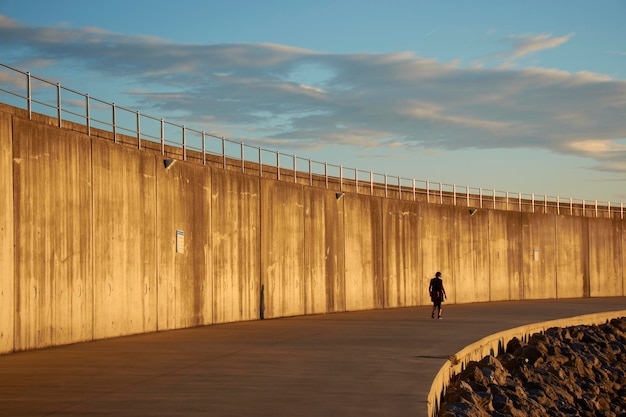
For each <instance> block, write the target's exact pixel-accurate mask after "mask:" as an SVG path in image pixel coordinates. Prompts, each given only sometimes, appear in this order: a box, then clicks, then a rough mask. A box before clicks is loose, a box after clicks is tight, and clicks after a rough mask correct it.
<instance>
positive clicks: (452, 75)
mask: <svg viewBox="0 0 626 417" xmlns="http://www.w3.org/2000/svg"><path fill="white" fill-rule="evenodd" d="M573 36H574V34H568V35H566V36H561V37H552V36H549V35H523V36H511V37H507V38H505V39H504V42H505V43H506V44H507V45H508V48H507V49H506V50H505V51H502V52H500V53H498V54H494V55H492V56H490V57H489V59H490V60H500V61H502V62H509V63H511V62H514V61H515V60H517V59H519V58H521V57H524V56H528V55H529V54H532V53H536V52H538V51H542V50H547V49H550V48H556V47H558V46H561V45H563V44H565V43H566V42H568V41H569V40H570V39H571V38H572V37H573ZM0 48H2V50H3V59H9V60H11V61H12V62H9V64H12V63H18V64H20V65H21V64H23V65H28V63H32V65H35V63H37V65H47V66H51V65H60V66H64V67H66V68H68V69H72V70H81V71H83V72H86V73H88V74H91V76H94V75H95V76H98V77H101V78H102V79H103V80H104V82H109V83H116V82H118V80H120V79H124V80H126V82H127V83H128V84H132V85H133V86H134V87H133V88H132V89H129V90H127V91H126V93H127V94H128V97H129V101H131V97H132V101H133V102H135V103H137V105H139V106H141V111H142V112H147V113H149V114H153V115H155V116H159V115H163V116H167V115H168V114H177V115H180V114H182V115H184V117H185V118H186V119H187V121H188V122H193V121H200V122H202V121H206V122H207V123H210V125H207V126H199V127H202V128H206V129H207V130H208V131H210V130H211V129H220V131H221V132H239V133H238V134H239V135H241V137H244V136H245V137H246V138H249V139H250V140H254V141H257V142H259V143H273V144H278V145H281V144H283V145H285V146H289V147H290V148H297V147H300V148H309V149H310V148H312V147H316V148H319V147H323V146H326V145H331V144H332V145H338V144H339V145H346V146H351V147H355V148H362V149H364V150H366V149H374V148H376V147H380V148H381V149H382V148H384V149H392V148H393V149H397V148H398V147H399V146H404V147H407V148H412V149H422V150H423V151H424V152H438V151H441V150H446V149H470V148H472V149H474V148H478V149H495V148H498V149H505V148H538V149H547V150H550V151H553V152H557V153H561V154H565V155H577V156H584V157H588V158H594V159H595V160H597V162H598V164H597V167H598V169H599V170H607V171H624V172H626V166H624V164H623V162H622V161H623V160H624V149H623V145H622V144H620V139H622V138H624V137H626V123H625V122H624V119H623V116H624V108H625V107H626V82H624V81H619V80H613V79H611V78H610V77H607V76H605V75H602V74H593V73H588V72H581V73H568V72H564V71H557V70H553V69H542V68H530V69H520V68H517V69H515V68H510V67H509V68H501V67H495V68H480V67H472V68H464V67H462V66H460V65H459V64H458V63H457V62H439V61H437V60H433V59H427V58H423V57H419V56H416V55H414V54H412V53H395V54H328V53H321V52H317V51H312V50H306V49H300V48H295V47H291V46H286V45H276V44H219V45H194V44H180V43H174V42H170V41H168V40H164V39H158V38H153V37H138V36H122V35H119V34H116V33H110V32H106V31H103V30H100V29H97V28H87V29H69V28H65V27H54V28H31V27H26V26H23V25H21V24H19V23H18V22H15V21H12V20H10V19H8V18H6V17H4V16H0ZM26 69H29V70H34V69H32V68H30V67H28V66H27V67H26ZM0 82H4V81H3V80H0Z"/></svg>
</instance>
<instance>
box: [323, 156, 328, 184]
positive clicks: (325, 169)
mask: <svg viewBox="0 0 626 417" xmlns="http://www.w3.org/2000/svg"><path fill="white" fill-rule="evenodd" d="M324 181H325V182H326V189H327V190H328V162H324Z"/></svg>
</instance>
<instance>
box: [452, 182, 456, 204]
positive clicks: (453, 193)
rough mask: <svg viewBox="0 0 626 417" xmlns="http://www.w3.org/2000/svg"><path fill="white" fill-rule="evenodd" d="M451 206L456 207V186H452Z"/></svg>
mask: <svg viewBox="0 0 626 417" xmlns="http://www.w3.org/2000/svg"><path fill="white" fill-rule="evenodd" d="M452 205H453V206H456V184H452Z"/></svg>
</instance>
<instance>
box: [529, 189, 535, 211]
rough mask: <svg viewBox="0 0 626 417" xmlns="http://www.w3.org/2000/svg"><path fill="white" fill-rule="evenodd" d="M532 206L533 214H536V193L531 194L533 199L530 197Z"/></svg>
mask: <svg viewBox="0 0 626 417" xmlns="http://www.w3.org/2000/svg"><path fill="white" fill-rule="evenodd" d="M530 204H531V206H532V212H533V213H534V212H535V193H532V194H531V197H530Z"/></svg>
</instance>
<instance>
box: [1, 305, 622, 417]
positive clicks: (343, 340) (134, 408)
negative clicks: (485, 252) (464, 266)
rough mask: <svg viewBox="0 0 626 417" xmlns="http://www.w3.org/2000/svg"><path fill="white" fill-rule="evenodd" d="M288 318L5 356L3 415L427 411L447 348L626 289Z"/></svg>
mask: <svg viewBox="0 0 626 417" xmlns="http://www.w3.org/2000/svg"><path fill="white" fill-rule="evenodd" d="M444 307H445V309H444V313H445V316H444V319H443V320H432V319H431V318H430V307H414V308H402V309H394V310H376V311H363V312H351V313H339V314H327V315H319V316H308V317H293V318H285V319H277V320H264V321H254V322H245V323H231V324H223V325H214V326H207V327H201V328H194V329H185V330H176V331H169V332H162V333H155V334H147V335H138V336H129V337H123V338H116V339H108V340H101V341H96V342H90V343H82V344H76V345H70V346H63V347H57V348H50V349H43V350H38V351H30V352H18V353H14V354H10V355H3V356H0V416H11V417H19V416H76V417H78V416H80V417H86V416H182V417H184V416H237V417H244V416H250V417H259V416H268V417H281V416H296V417H308V416H311V417H330V416H341V417H348V416H359V417H366V416H426V396H427V394H428V390H429V389H430V385H431V382H432V379H433V377H434V376H435V374H436V373H437V371H438V370H439V368H440V367H441V366H442V365H443V363H444V362H445V359H446V358H447V357H448V356H450V355H452V354H454V353H456V352H457V351H459V350H460V349H461V348H463V347H464V346H466V345H468V344H470V343H471V342H474V341H476V340H477V339H480V338H482V337H484V336H487V335H489V334H492V333H495V332H498V331H501V330H505V329H509V328H512V327H517V326H521V325H524V324H528V323H533V322H539V321H545V320H552V319H557V318H564V317H570V316H577V315H581V314H588V313H596V312H602V311H614V310H623V309H626V297H619V298H591V299H571V300H560V301H552V300H551V301H522V302H501V303H500V302H499V303H484V304H469V305H448V306H444Z"/></svg>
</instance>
